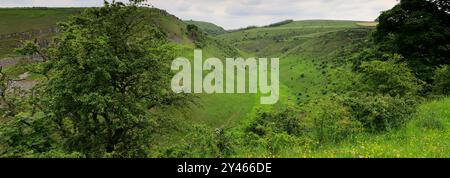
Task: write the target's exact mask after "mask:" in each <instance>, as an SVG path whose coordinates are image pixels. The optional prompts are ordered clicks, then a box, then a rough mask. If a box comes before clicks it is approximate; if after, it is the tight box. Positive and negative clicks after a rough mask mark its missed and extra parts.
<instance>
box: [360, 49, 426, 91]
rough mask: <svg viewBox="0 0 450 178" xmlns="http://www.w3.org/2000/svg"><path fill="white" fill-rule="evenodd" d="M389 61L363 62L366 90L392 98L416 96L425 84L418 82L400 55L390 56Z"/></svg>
mask: <svg viewBox="0 0 450 178" xmlns="http://www.w3.org/2000/svg"><path fill="white" fill-rule="evenodd" d="M385 57H386V58H389V60H387V61H378V60H375V61H370V62H363V63H362V64H361V66H360V68H361V74H362V79H361V80H362V82H364V83H365V84H367V88H366V89H365V90H367V91H369V92H374V93H380V94H389V95H391V96H396V95H400V96H407V95H416V94H417V93H418V91H420V90H421V89H422V85H423V82H422V81H420V80H418V79H417V78H416V77H415V76H414V74H413V73H412V71H411V70H410V69H409V68H408V66H407V64H406V63H403V62H399V61H401V60H402V57H401V56H399V55H388V56H385Z"/></svg>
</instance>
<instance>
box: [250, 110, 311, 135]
mask: <svg viewBox="0 0 450 178" xmlns="http://www.w3.org/2000/svg"><path fill="white" fill-rule="evenodd" d="M300 116H301V115H300V113H299V112H298V111H297V110H295V109H294V108H285V109H283V110H282V111H278V112H264V111H259V112H258V115H257V117H256V119H255V120H254V121H253V122H252V123H251V124H250V126H249V127H247V128H246V131H247V132H252V133H255V134H257V135H259V136H265V135H268V134H270V133H271V132H275V133H283V132H286V133H287V134H290V135H299V134H301V133H302V132H303V131H304V130H305V127H304V125H302V122H301V117H300Z"/></svg>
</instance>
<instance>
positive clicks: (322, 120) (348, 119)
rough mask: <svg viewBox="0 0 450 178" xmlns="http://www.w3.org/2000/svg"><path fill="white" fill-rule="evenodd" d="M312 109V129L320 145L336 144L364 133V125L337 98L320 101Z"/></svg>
mask: <svg viewBox="0 0 450 178" xmlns="http://www.w3.org/2000/svg"><path fill="white" fill-rule="evenodd" d="M312 108H313V109H314V110H313V112H312V116H311V119H312V128H311V129H312V131H313V135H314V138H315V139H316V140H317V142H318V143H319V144H323V143H336V142H339V141H341V140H343V139H345V138H347V137H349V136H351V135H353V134H356V133H360V132H362V131H363V127H362V124H361V123H360V122H359V121H358V120H355V119H353V117H352V115H351V113H350V112H349V111H348V110H347V108H346V107H344V106H343V105H342V104H341V103H340V101H338V100H337V98H327V99H322V100H319V101H318V102H317V103H316V104H314V105H313V106H312Z"/></svg>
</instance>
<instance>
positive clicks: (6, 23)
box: [0, 8, 191, 59]
mask: <svg viewBox="0 0 450 178" xmlns="http://www.w3.org/2000/svg"><path fill="white" fill-rule="evenodd" d="M83 10H84V9H83V8H0V17H1V19H2V20H1V21H0V59H2V58H6V57H13V56H16V54H15V53H14V48H17V47H18V46H19V44H20V42H21V41H22V40H33V39H37V40H38V41H41V43H42V44H47V43H48V41H49V40H50V39H51V38H52V37H54V36H55V35H56V34H57V33H58V30H57V28H55V27H56V26H57V23H58V22H61V21H64V20H66V19H68V18H69V17H70V16H71V15H74V14H77V13H80V12H82V11H83ZM144 13H145V14H146V15H147V16H148V17H149V23H151V24H154V25H156V26H158V27H159V28H161V30H162V31H164V32H166V34H167V35H168V37H169V39H171V40H172V41H174V42H176V43H179V44H188V43H190V42H191V40H190V39H189V38H188V37H187V35H186V33H187V30H186V25H185V23H183V22H182V21H181V20H180V19H178V18H177V17H175V16H173V15H171V14H169V13H167V12H166V11H164V10H160V9H156V8H151V9H150V8H149V9H145V10H144Z"/></svg>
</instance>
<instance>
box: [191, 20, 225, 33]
mask: <svg viewBox="0 0 450 178" xmlns="http://www.w3.org/2000/svg"><path fill="white" fill-rule="evenodd" d="M184 22H185V23H187V24H193V25H196V26H198V27H199V28H200V29H201V30H202V31H204V32H205V33H207V34H208V35H212V36H217V35H221V34H224V33H226V32H227V31H226V30H225V29H223V28H222V27H220V26H218V25H215V24H213V23H209V22H202V21H193V20H186V21H184Z"/></svg>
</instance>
